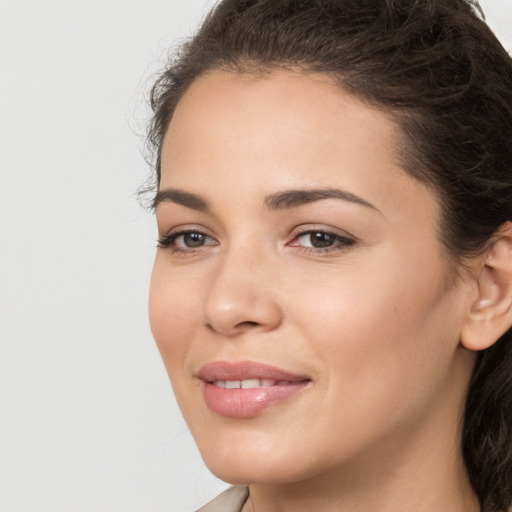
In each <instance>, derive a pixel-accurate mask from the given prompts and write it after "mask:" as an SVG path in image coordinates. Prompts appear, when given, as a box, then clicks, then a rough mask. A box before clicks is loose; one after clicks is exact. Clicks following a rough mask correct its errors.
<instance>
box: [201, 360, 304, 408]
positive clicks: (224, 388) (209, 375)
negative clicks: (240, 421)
mask: <svg viewBox="0 0 512 512" xmlns="http://www.w3.org/2000/svg"><path fill="white" fill-rule="evenodd" d="M198 377H199V379H200V380H201V381H202V382H203V385H202V389H203V397H204V400H205V403H206V406H207V407H208V409H210V410H211V411H212V412H213V413H215V414H217V415H219V416H224V417H230V418H249V417H252V416H256V415H258V414H260V413H262V412H263V411H264V410H265V409H267V408H268V407H270V406H271V405H273V404H276V403H278V402H283V401H285V400H287V399H289V398H291V397H292V396H294V395H295V394H297V393H298V392H299V391H301V390H303V389H304V388H306V387H307V386H308V385H310V383H311V379H310V378H308V377H306V376H304V375H299V374H294V373H291V372H288V371H286V370H283V369H280V368H277V367H274V366H270V365H266V364H260V363H254V362H250V361H244V362H236V363H233V362H226V361H219V362H213V363H209V364H207V365H205V366H204V367H203V368H201V370H200V371H199V374H198Z"/></svg>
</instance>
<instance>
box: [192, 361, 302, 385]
mask: <svg viewBox="0 0 512 512" xmlns="http://www.w3.org/2000/svg"><path fill="white" fill-rule="evenodd" d="M197 377H198V378H199V379H201V380H202V381H204V382H213V381H215V380H248V379H272V380H276V381H280V380H281V381H283V380H284V381H289V382H298V381H303V380H311V379H310V378H309V377H308V376H307V375H304V374H298V373H293V372H290V371H288V370H284V369H282V368H279V367H277V366H273V365H269V364H265V363H258V362H255V361H212V362H211V363H207V364H205V365H204V366H203V367H201V369H200V370H199V372H198V373H197Z"/></svg>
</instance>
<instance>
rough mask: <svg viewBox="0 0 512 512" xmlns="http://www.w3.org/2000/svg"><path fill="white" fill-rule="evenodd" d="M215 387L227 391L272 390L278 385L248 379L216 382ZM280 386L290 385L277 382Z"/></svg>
mask: <svg viewBox="0 0 512 512" xmlns="http://www.w3.org/2000/svg"><path fill="white" fill-rule="evenodd" d="M212 384H213V385H214V386H217V387H218V388H225V389H254V388H270V387H272V386H274V385H275V384H276V381H275V380H273V379H246V380H214V381H213V382H212ZM277 384H278V385H280V386H285V385H287V384H290V383H289V382H288V381H286V380H281V381H279V382H277Z"/></svg>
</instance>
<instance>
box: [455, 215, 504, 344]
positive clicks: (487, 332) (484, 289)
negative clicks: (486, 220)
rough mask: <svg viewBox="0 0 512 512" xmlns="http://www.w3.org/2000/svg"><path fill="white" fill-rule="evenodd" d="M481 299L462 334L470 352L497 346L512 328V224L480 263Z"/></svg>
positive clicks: (477, 302) (500, 231)
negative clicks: (497, 342)
mask: <svg viewBox="0 0 512 512" xmlns="http://www.w3.org/2000/svg"><path fill="white" fill-rule="evenodd" d="M479 262H480V263H479V268H478V269H477V274H476V276H477V277H476V279H477V286H478V295H477V299H476V300H475V301H474V302H473V303H472V305H471V310H470V311H469V314H468V316H467V318H466V322H465V323H464V325H463V328H462V332H461V344H462V345H463V346H464V347H465V348H467V349H469V350H484V349H486V348H488V347H490V346H491V345H493V344H494V343H495V342H496V341H498V339H499V338H500V337H501V336H502V335H503V334H505V332H507V331H508V329H509V328H510V327H511V326H512V223H511V222H506V223H505V224H504V225H503V227H502V228H501V229H500V230H499V231H498V232H497V238H496V240H495V242H494V243H493V244H492V246H491V248H490V249H489V250H488V251H487V252H486V254H485V255H484V257H483V258H482V259H480V260H479Z"/></svg>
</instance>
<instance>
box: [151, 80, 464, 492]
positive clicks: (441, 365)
mask: <svg viewBox="0 0 512 512" xmlns="http://www.w3.org/2000/svg"><path fill="white" fill-rule="evenodd" d="M397 138H398V132H397V129H396V127H395V125H394V124H393V123H392V122H391V121H390V120H389V119H388V118H387V117H386V116H385V114H383V113H382V112H380V111H377V110H374V109H372V108H370V107H369V106H367V105H365V104H364V103H362V102H360V101H359V100H357V99H355V98H354V97H352V96H350V95H348V94H345V93H343V92H340V90H339V89H336V88H335V87H333V86H332V85H330V84H328V83H327V82H326V81H325V80H322V79H321V77H319V76H313V75H304V74H298V73H292V72H285V71H276V72H272V73H270V74H269V75H267V76H265V77H263V78H253V77H248V76H240V75H235V74H230V73H227V72H215V73H211V74H209V75H207V76H205V77H203V78H201V79H199V80H197V81H196V82H195V83H194V84H193V85H192V86H191V88H190V89H189V90H188V92H187V93H186V94H185V96H184V97H183V98H182V100H181V101H180V103H179V105H178V108H177V110H176V112H175V115H174V117H173V119H172V122H171V124H170V127H169V130H168V133H167V135H166V138H165V141H164V145H163V153H162V181H161V187H160V191H159V195H158V197H157V207H156V216H157V220H158V230H159V237H160V239H161V243H160V247H159V249H158V250H157V255H156V261H155V266H154V271H153V276H152V282H151V293H150V319H151V326H152V330H153V333H154V336H155V339H156V342H157V344H158V347H159V349H160V352H161V354H162V357H163V360H164V362H165V365H166V368H167V371H168V373H169V376H170V379H171V381H172V385H173V388H174V391H175V394H176V397H177V400H178V403H179V405H180V407H181V409H182V411H183V414H184V416H185V419H186V421H187V423H188V425H189V426H190V429H191V431H192V434H193V436H194V438H195V440H196V442H197V444H198V446H199V449H200V451H201V453H202V455H203V457H204V459H205V462H206V463H207V465H208V466H209V467H210V469H211V470H212V471H213V472H214V473H215V474H217V475H218V476H219V477H220V478H223V479H225V480H227V481H229V482H233V483H246V482H251V483H255V482H296V481H302V480H306V479H310V478H315V477H317V476H320V475H326V474H329V473H330V472H340V471H345V470H350V471H353V470H354V468H355V467H361V468H363V467H365V460H373V461H375V457H386V458H383V459H382V460H389V456H390V454H391V456H392V457H396V456H398V455H399V454H400V456H403V452H404V450H403V449H404V448H405V447H408V449H409V452H410V451H411V449H412V447H415V449H416V451H418V450H420V451H421V450H423V451H424V452H425V456H429V454H430V453H431V452H432V450H437V449H438V446H443V442H444V441H443V440H444V438H445V437H446V436H452V437H453V432H454V431H455V430H456V429H457V427H458V413H459V409H460V404H461V402H462V400H463V399H464V393H465V389H466V387H465V386H466V384H467V379H468V375H469V372H470V367H471V362H472V359H471V358H470V356H469V355H468V353H466V352H465V351H464V350H463V349H462V348H460V345H459V334H460V330H461V326H462V324H463V321H464V314H465V311H466V310H467V301H468V299H467V294H466V293H465V292H466V291H467V289H466V285H465V284H464V282H463V281H462V280H454V279H450V277H449V276H450V275H451V274H450V272H451V271H450V267H449V265H448V264H447V262H446V259H445V258H444V256H443V253H442V248H441V244H440V242H439V237H438V231H437V227H438V221H439V208H438V202H437V200H436V197H435V195H434V194H433V193H432V192H431V191H430V190H429V189H428V188H426V187H425V186H423V185H422V184H420V183H419V182H417V181H416V180H414V179H413V178H411V177H410V176H409V175H407V174H406V173H405V172H404V171H403V170H401V168H400V164H399V155H398V153H397V149H396V141H397ZM446 432H448V434H446ZM443 436H444V437H443ZM452 437H451V438H450V439H451V441H453V439H452ZM447 446H448V445H447ZM450 446H452V445H450ZM366 470H367V468H366Z"/></svg>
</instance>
